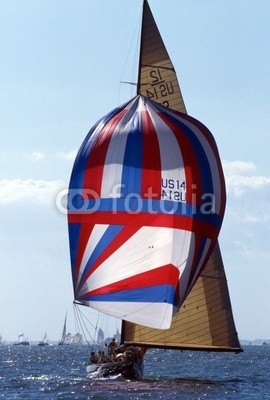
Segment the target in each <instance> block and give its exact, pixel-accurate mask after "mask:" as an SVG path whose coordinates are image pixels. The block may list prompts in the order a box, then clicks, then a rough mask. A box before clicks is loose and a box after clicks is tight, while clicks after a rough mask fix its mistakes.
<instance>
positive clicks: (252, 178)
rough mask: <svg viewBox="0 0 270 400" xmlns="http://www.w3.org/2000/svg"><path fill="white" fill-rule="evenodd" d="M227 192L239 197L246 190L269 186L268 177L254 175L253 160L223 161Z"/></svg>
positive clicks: (269, 179) (269, 180)
mask: <svg viewBox="0 0 270 400" xmlns="http://www.w3.org/2000/svg"><path fill="white" fill-rule="evenodd" d="M222 164H223V169H224V174H225V179H226V187H227V192H228V193H232V194H233V195H234V196H235V197H241V196H242V195H243V194H244V193H246V192H247V191H255V190H259V189H264V188H270V178H268V177H266V176H262V175H255V174H254V172H255V171H256V170H257V168H256V166H255V164H254V163H253V162H245V161H231V162H230V161H227V160H225V161H223V163H222Z"/></svg>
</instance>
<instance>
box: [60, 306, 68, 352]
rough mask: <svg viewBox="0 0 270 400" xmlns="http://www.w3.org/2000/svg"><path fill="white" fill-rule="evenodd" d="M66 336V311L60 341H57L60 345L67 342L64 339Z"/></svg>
mask: <svg viewBox="0 0 270 400" xmlns="http://www.w3.org/2000/svg"><path fill="white" fill-rule="evenodd" d="M66 336H67V313H66V316H65V320H64V325H63V331H62V336H61V339H60V342H59V343H58V344H59V345H60V346H61V345H64V344H68V343H67V340H66V339H67V338H66Z"/></svg>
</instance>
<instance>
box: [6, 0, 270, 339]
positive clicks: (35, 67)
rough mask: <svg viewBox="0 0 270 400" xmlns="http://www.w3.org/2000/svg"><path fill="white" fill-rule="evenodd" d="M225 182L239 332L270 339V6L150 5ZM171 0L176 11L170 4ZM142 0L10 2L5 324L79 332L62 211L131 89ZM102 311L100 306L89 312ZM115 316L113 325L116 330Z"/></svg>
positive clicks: (259, 1)
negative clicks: (88, 145) (83, 150)
mask: <svg viewBox="0 0 270 400" xmlns="http://www.w3.org/2000/svg"><path fill="white" fill-rule="evenodd" d="M149 4H150V6H151V9H152V12H153V14H154V17H155V20H156V22H157V24H158V26H159V30H160V32H161V34H162V36H163V39H164V42H165V44H166V47H167V50H168V52H169V54H170V56H171V59H172V61H173V63H174V66H175V69H176V71H177V75H178V78H179V82H180V86H181V89H182V93H183V97H184V99H185V104H186V107H187V110H188V113H189V114H190V115H192V116H193V117H195V118H197V119H199V120H201V121H202V122H203V123H204V124H205V125H206V126H207V127H208V128H209V129H210V130H211V132H212V133H213V135H214V137H215V139H216V142H217V144H218V147H219V151H220V156H221V159H222V164H223V168H224V172H225V177H226V186H227V208H226V213H225V219H224V223H223V227H222V230H221V233H220V237H219V242H220V247H221V251H222V257H223V262H224V266H225V270H226V275H227V279H228V286H229V290H230V296H231V302H232V306H233V313H234V319H235V323H236V327H237V331H238V334H239V337H240V339H248V340H254V339H258V338H270V312H269V311H270V290H269V284H270V246H269V244H270V239H269V237H270V202H269V199H270V162H269V133H270V112H269V111H270V110H269V105H270V74H269V70H270V41H269V37H270V26H269V20H270V2H269V0H223V1H221V0H220V1H219V0H170V1H169V2H168V1H162V0H149ZM168 5H170V7H168ZM141 7H142V1H140V0H130V1H127V0H76V1H75V0H39V1H36V0H23V1H22V0H9V1H5V0H0V54H1V61H0V93H1V96H0V136H1V148H0V251H1V267H0V268H1V280H0V305H1V306H0V333H2V335H3V339H4V340H10V341H13V340H16V339H17V336H18V335H19V334H20V333H24V334H25V335H27V336H28V338H29V339H30V340H41V339H42V337H43V335H44V332H45V331H46V332H47V333H48V337H49V339H51V340H58V339H60V337H61V332H62V325H63V321H64V317H65V313H66V312H68V330H70V331H72V332H75V330H76V326H75V323H74V317H73V304H72V303H73V289H72V282H71V273H70V262H69V248H68V235H67V223H66V215H65V213H63V212H62V211H61V210H60V209H59V205H58V206H57V204H58V203H57V199H59V193H61V191H62V190H64V189H66V188H67V186H68V183H69V178H70V173H71V169H72V165H73V161H74V158H75V155H76V152H77V151H78V149H79V147H80V145H81V143H82V141H83V139H84V137H85V136H86V134H87V132H88V131H89V129H90V128H91V126H92V125H93V124H94V123H95V122H96V121H97V120H98V119H99V118H100V117H102V116H103V115H105V114H107V112H109V111H110V110H112V109H114V108H115V107H117V106H118V105H120V104H122V103H124V102H125V101H127V100H129V99H130V98H131V97H132V96H134V95H135V90H134V87H133V86H130V85H125V84H123V83H121V82H122V81H131V82H136V80H137V65H138V61H137V60H138V45H139V31H140V18H141ZM89 315H90V316H92V317H93V319H95V318H96V314H95V313H94V312H93V314H91V312H90V314H89ZM114 329H115V326H113V323H112V325H110V326H109V327H108V332H105V333H106V334H111V333H113V331H114Z"/></svg>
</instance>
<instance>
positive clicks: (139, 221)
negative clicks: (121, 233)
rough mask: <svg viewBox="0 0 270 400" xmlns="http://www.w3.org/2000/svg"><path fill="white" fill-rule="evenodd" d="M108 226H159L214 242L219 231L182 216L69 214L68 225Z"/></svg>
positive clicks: (98, 213) (102, 213)
mask: <svg viewBox="0 0 270 400" xmlns="http://www.w3.org/2000/svg"><path fill="white" fill-rule="evenodd" d="M87 222H89V223H90V222H91V223H92V224H110V225H126V226H136V227H137V228H138V229H139V228H140V227H143V226H159V227H164V228H165V227H167V228H176V229H183V230H186V231H190V232H195V233H196V234H200V235H201V236H205V237H208V238H210V239H214V240H216V238H217V235H218V232H219V229H218V228H216V227H214V226H212V225H211V224H209V223H207V222H204V221H201V220H198V219H194V218H191V217H187V216H183V215H172V214H148V213H134V214H131V213H126V212H117V213H109V212H102V211H100V212H95V213H92V214H86V213H81V214H80V213H76V214H72V213H70V223H87Z"/></svg>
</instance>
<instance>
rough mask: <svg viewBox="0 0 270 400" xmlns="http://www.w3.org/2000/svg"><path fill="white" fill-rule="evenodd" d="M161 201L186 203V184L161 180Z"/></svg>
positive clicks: (174, 180)
mask: <svg viewBox="0 0 270 400" xmlns="http://www.w3.org/2000/svg"><path fill="white" fill-rule="evenodd" d="M161 199H162V200H173V201H180V202H183V203H185V202H186V182H185V181H180V180H178V179H164V178H162V179H161Z"/></svg>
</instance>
